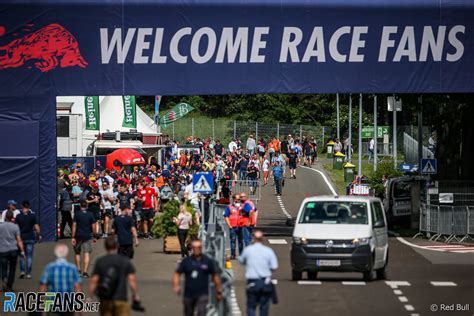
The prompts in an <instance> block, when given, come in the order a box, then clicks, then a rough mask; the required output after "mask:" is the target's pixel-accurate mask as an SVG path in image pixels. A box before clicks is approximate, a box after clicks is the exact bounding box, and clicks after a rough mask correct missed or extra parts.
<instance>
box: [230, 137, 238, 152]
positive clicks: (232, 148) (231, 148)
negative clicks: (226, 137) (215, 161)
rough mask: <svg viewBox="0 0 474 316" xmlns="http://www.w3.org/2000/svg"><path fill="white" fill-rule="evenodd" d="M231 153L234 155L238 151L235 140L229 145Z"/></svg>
mask: <svg viewBox="0 0 474 316" xmlns="http://www.w3.org/2000/svg"><path fill="white" fill-rule="evenodd" d="M228 147H229V152H231V153H233V152H234V151H236V150H237V147H238V146H237V143H236V142H235V139H232V141H231V142H230V143H229V146H228Z"/></svg>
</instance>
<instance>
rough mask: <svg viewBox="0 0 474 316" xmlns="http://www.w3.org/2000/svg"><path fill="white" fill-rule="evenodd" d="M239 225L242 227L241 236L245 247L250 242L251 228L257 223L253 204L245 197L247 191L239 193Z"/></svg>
mask: <svg viewBox="0 0 474 316" xmlns="http://www.w3.org/2000/svg"><path fill="white" fill-rule="evenodd" d="M240 201H241V203H242V204H241V208H240V218H241V220H240V226H241V229H242V237H243V239H244V246H245V247H247V246H249V245H250V243H251V242H252V230H253V228H254V227H255V226H256V224H257V213H256V212H257V210H256V208H255V204H254V203H253V202H252V201H251V200H250V199H249V198H248V197H247V193H245V192H242V193H240Z"/></svg>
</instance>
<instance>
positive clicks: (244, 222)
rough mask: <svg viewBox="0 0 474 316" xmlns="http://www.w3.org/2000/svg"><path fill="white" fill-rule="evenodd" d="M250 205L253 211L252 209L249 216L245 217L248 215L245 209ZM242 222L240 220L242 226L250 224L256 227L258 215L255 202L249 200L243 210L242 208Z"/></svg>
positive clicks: (243, 205)
mask: <svg viewBox="0 0 474 316" xmlns="http://www.w3.org/2000/svg"><path fill="white" fill-rule="evenodd" d="M247 204H248V205H250V206H251V209H250V212H249V213H248V216H245V215H246V212H245V211H243V210H244V208H245V205H247ZM241 210H242V211H241V217H240V218H241V220H240V226H247V225H248V224H250V225H251V226H255V224H256V223H255V220H256V214H255V204H253V202H252V201H251V200H249V199H247V201H245V202H244V204H242V208H241Z"/></svg>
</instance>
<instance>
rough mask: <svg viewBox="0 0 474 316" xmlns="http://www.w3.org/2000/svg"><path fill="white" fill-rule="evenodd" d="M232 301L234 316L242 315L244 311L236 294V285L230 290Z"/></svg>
mask: <svg viewBox="0 0 474 316" xmlns="http://www.w3.org/2000/svg"><path fill="white" fill-rule="evenodd" d="M230 297H231V298H230V303H231V306H232V307H231V313H232V315H234V316H239V315H242V312H241V311H240V307H239V303H238V302H237V295H235V289H234V287H232V288H231V290H230Z"/></svg>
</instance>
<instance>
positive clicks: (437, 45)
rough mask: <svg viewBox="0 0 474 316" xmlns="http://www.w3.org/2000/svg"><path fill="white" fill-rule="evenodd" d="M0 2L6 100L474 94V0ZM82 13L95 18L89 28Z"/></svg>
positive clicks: (1, 80) (0, 67)
mask: <svg viewBox="0 0 474 316" xmlns="http://www.w3.org/2000/svg"><path fill="white" fill-rule="evenodd" d="M1 3H8V4H0V8H1V10H0V21H1V22H0V25H1V29H0V34H1V36H0V46H2V47H0V49H1V50H2V51H3V52H5V53H2V54H1V55H0V74H1V75H0V86H2V91H1V93H2V94H8V95H21V94H24V93H25V92H26V93H32V94H34V93H36V92H40V91H44V89H52V90H53V91H52V92H53V93H55V94H57V95H78V94H80V95H84V94H86V95H96V94H101V95H105V94H119V95H124V94H126V95H156V93H157V90H159V91H160V94H163V95H189V94H227V93H320V92H356V93H359V92H362V93H389V92H390V93H392V92H398V93H403V92H406V93H409V92H471V91H472V90H473V87H474V78H473V76H474V75H473V74H472V71H470V70H472V69H474V59H473V58H472V56H474V38H473V35H472V34H474V33H473V32H474V2H473V1H470V0H456V1H453V0H441V1H435V0H401V1H392V0H381V1H368V0H354V1H342V0H335V1H327V0H315V1H302V0H294V1H286V2H285V1H284V2H281V1H271V0H259V1H257V0H249V1H221V2H218V1H215V0H208V1H202V2H201V1H199V2H189V1H171V0H161V1H149V0H142V1H138V2H137V1H118V0H116V1H108V2H107V3H104V2H103V1H91V0H87V1H86V0H83V1H78V0H76V1H72V2H71V1H65V0H60V1H51V0H50V1H44V0H43V1H33V3H30V2H27V1H12V0H10V1H1ZM140 3H141V4H143V5H140ZM77 12H87V23H85V22H84V20H83V16H82V15H79V14H77ZM262 12H264V14H262ZM282 12H284V14H282ZM25 82H28V83H29V84H28V85H26V86H25V84H24V83H25Z"/></svg>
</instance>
